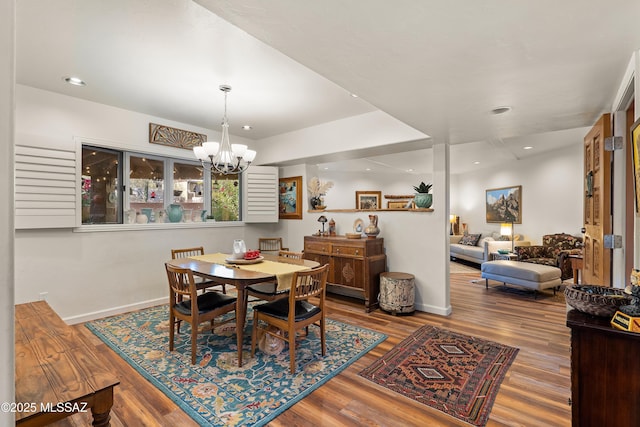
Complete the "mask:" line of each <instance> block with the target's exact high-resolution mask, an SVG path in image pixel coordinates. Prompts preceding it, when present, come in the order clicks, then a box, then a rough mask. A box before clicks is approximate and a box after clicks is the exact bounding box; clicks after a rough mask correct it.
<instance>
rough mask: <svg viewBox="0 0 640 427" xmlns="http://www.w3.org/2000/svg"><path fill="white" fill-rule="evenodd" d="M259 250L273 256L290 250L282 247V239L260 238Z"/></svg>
mask: <svg viewBox="0 0 640 427" xmlns="http://www.w3.org/2000/svg"><path fill="white" fill-rule="evenodd" d="M258 249H259V250H260V252H266V253H272V254H276V253H278V251H288V250H289V248H285V247H283V246H282V237H260V238H258Z"/></svg>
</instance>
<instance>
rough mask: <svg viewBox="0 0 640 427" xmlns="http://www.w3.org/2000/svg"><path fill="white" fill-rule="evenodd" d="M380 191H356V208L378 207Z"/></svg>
mask: <svg viewBox="0 0 640 427" xmlns="http://www.w3.org/2000/svg"><path fill="white" fill-rule="evenodd" d="M381 199H382V191H356V209H380V208H381V204H382V200H381Z"/></svg>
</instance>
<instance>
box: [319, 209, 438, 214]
mask: <svg viewBox="0 0 640 427" xmlns="http://www.w3.org/2000/svg"><path fill="white" fill-rule="evenodd" d="M307 212H308V213H320V212H433V208H391V209H389V208H382V209H322V210H311V209H310V210H308V211H307Z"/></svg>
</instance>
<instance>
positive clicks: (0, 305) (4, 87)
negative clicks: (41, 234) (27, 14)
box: [0, 0, 15, 426]
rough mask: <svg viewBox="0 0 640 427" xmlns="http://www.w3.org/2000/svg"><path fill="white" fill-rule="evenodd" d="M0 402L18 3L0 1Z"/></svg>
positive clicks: (7, 318) (2, 421) (9, 335)
mask: <svg viewBox="0 0 640 427" xmlns="http://www.w3.org/2000/svg"><path fill="white" fill-rule="evenodd" d="M0 31H2V35H1V36H0V65H1V66H0V170H3V171H4V172H3V173H2V178H1V179H0V199H1V200H3V203H1V204H0V206H1V207H0V230H1V232H0V262H1V263H2V265H1V266H0V378H2V382H1V383H0V401H2V402H13V400H14V399H15V391H14V384H15V381H14V372H15V369H14V353H15V350H14V338H13V336H14V335H13V334H14V330H13V327H14V326H13V322H14V320H13V316H14V315H13V311H14V308H13V293H14V267H13V260H14V250H13V248H14V237H13V141H14V124H13V122H14V90H15V0H9V1H3V2H0ZM14 422H15V421H14V414H13V413H11V412H0V425H3V426H9V425H13V424H14Z"/></svg>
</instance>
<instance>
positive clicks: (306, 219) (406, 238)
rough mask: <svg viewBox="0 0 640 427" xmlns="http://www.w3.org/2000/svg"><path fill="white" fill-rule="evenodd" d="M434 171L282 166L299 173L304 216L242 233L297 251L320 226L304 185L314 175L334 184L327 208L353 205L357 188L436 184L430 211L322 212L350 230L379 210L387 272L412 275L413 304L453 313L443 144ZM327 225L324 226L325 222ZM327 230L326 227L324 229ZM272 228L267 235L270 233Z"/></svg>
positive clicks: (408, 190) (406, 190) (289, 173)
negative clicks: (276, 238) (351, 170)
mask: <svg viewBox="0 0 640 427" xmlns="http://www.w3.org/2000/svg"><path fill="white" fill-rule="evenodd" d="M434 151H437V153H438V154H437V155H435V154H434V156H433V157H434V159H433V165H431V166H432V169H433V170H440V171H441V172H440V173H434V174H431V175H427V176H414V175H409V174H405V175H400V174H398V175H387V174H385V175H380V174H367V173H362V174H356V173H340V172H333V173H331V172H327V171H322V172H319V171H318V170H317V167H316V166H315V165H296V166H287V167H284V168H280V173H279V175H280V176H281V177H293V176H302V177H303V188H304V189H305V191H303V209H302V211H303V219H302V220H281V221H280V222H279V224H278V225H277V226H273V225H270V224H249V225H247V227H246V228H247V231H246V236H247V238H248V239H250V240H255V241H256V242H257V238H258V237H260V236H261V235H262V236H282V237H283V239H284V243H285V245H286V246H289V247H290V249H291V250H295V251H301V250H302V249H303V246H304V236H308V235H311V234H313V233H315V232H316V231H318V230H319V229H321V227H322V225H321V224H320V223H318V221H317V220H318V218H319V217H320V215H322V214H321V213H318V212H314V213H309V212H308V210H309V203H308V194H307V191H306V186H307V183H308V180H309V179H310V178H311V177H313V176H319V177H320V178H321V179H322V180H329V181H333V182H334V184H335V185H334V187H333V188H332V189H331V190H329V192H328V193H327V196H326V197H325V204H326V205H327V208H328V209H355V191H356V190H380V191H381V192H382V194H383V195H384V194H412V193H413V192H414V190H413V185H417V184H419V181H422V180H424V181H426V182H433V183H434V189H433V193H434V204H433V206H432V207H433V209H434V212H430V213H424V212H420V213H419V212H384V211H380V212H325V213H324V215H325V216H326V217H327V218H328V219H334V220H335V222H336V231H337V233H338V234H344V233H347V232H352V231H353V223H354V221H355V220H356V219H362V220H363V221H364V223H365V226H366V225H368V224H369V217H368V215H369V214H374V213H375V214H377V215H378V227H379V228H380V234H379V236H378V237H381V238H384V245H385V250H386V255H387V269H388V271H399V272H405V273H410V274H413V275H414V276H415V284H416V309H417V310H420V311H426V312H431V313H435V314H440V315H447V314H449V313H450V312H451V306H450V301H449V293H448V282H449V276H448V268H449V263H448V259H449V255H448V254H449V252H448V232H449V229H448V221H445V218H448V205H447V199H446V193H447V181H446V177H445V176H444V175H445V173H444V170H445V168H446V166H445V162H446V159H445V157H444V155H445V154H444V152H443V149H442V147H439V148H438V149H434ZM325 227H328V225H327V224H325ZM325 229H326V228H325ZM270 233H271V234H270Z"/></svg>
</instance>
